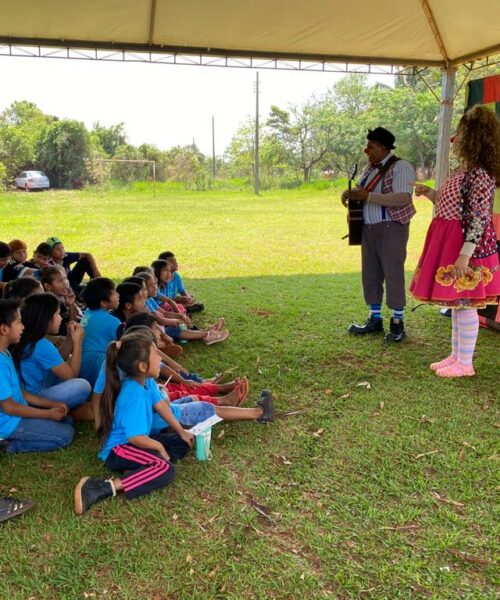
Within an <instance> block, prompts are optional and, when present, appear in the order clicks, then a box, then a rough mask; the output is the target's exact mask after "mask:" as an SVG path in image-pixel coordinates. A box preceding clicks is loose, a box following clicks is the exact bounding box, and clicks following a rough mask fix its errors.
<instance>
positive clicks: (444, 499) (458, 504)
mask: <svg viewBox="0 0 500 600" xmlns="http://www.w3.org/2000/svg"><path fill="white" fill-rule="evenodd" d="M431 496H432V497H433V498H434V499H435V500H437V501H438V502H442V503H443V504H450V505H451V506H456V507H457V508H463V507H464V506H465V504H463V503H462V502H457V501H456V500H450V498H447V497H446V496H442V495H441V494H438V493H437V492H431Z"/></svg>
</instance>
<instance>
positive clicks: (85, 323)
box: [80, 277, 121, 385]
mask: <svg viewBox="0 0 500 600" xmlns="http://www.w3.org/2000/svg"><path fill="white" fill-rule="evenodd" d="M82 299H83V301H84V302H85V304H86V305H87V309H86V310H85V312H84V313H83V317H82V320H81V323H80V324H81V326H82V327H83V328H84V330H85V339H84V340H83V346H82V366H81V369H80V376H81V377H83V378H84V379H86V380H87V381H88V382H89V383H90V385H94V383H95V381H96V379H97V376H98V375H99V370H100V368H101V365H102V363H103V361H104V358H105V356H106V348H107V347H108V344H109V342H112V341H113V340H115V339H116V331H117V329H118V327H119V326H120V322H121V321H120V320H119V319H117V318H116V317H115V316H113V315H111V314H110V313H109V311H110V310H114V309H116V308H118V303H119V300H120V298H119V296H118V293H117V291H116V289H115V284H114V283H113V282H112V281H111V279H108V278H107V277H97V278H96V279H92V280H91V281H89V283H88V284H87V285H86V286H85V288H84V290H83V292H82Z"/></svg>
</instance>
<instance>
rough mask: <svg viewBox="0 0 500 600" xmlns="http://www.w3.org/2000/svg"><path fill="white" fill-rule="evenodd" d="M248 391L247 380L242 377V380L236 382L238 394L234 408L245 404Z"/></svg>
mask: <svg viewBox="0 0 500 600" xmlns="http://www.w3.org/2000/svg"><path fill="white" fill-rule="evenodd" d="M249 389H250V384H249V383H248V379H247V378H246V377H243V379H241V380H240V381H239V382H238V385H237V387H236V391H237V394H238V404H237V405H236V406H241V405H242V404H243V402H245V400H246V398H247V396H248V390H249Z"/></svg>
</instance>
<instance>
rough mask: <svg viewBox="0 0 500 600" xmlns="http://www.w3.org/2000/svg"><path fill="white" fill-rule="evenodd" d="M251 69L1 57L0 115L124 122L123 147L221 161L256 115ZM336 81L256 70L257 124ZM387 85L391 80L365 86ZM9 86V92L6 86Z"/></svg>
mask: <svg viewBox="0 0 500 600" xmlns="http://www.w3.org/2000/svg"><path fill="white" fill-rule="evenodd" d="M255 77H256V70H255V69H247V68H241V69H239V68H220V67H198V66H181V65H166V64H147V63H114V62H98V61H93V60H92V61H91V60H88V61H87V60H62V59H49V58H21V57H6V56H2V57H0V78H1V81H2V82H3V83H2V86H1V88H0V112H1V111H3V110H4V109H5V108H7V107H8V106H9V105H10V104H11V103H12V102H13V101H14V100H29V101H30V102H34V103H35V104H36V105H37V106H38V107H39V108H40V109H41V110H42V111H43V112H44V113H47V114H51V115H55V116H57V117H59V118H68V119H77V120H78V121H83V122H84V123H85V125H86V126H87V128H89V129H90V128H91V127H92V125H93V124H94V123H95V122H96V121H99V123H100V124H101V125H105V126H110V125H113V124H115V123H119V122H124V123H125V131H126V133H127V137H128V141H129V142H130V143H131V144H133V145H135V146H138V145H140V144H142V143H149V144H154V145H156V146H158V147H159V148H160V149H162V150H166V149H168V148H170V147H172V146H177V145H180V146H184V145H187V144H191V143H192V142H193V139H194V141H195V142H196V144H197V146H198V148H200V150H201V151H202V152H204V153H205V154H209V155H211V153H212V116H213V117H214V118H215V146H216V154H217V155H218V156H220V155H222V154H224V152H225V150H226V148H227V146H228V145H229V143H230V141H231V138H232V136H233V134H234V133H235V132H236V130H237V128H238V125H239V124H240V123H242V122H243V121H245V120H246V118H247V117H249V116H253V115H254V114H255V93H254V87H255ZM340 77H342V75H338V74H335V73H314V72H299V71H274V70H266V69H263V70H262V69H261V70H259V78H260V91H261V93H260V111H259V112H260V117H261V119H264V118H265V117H266V116H267V114H268V113H269V109H270V107H271V105H273V104H276V105H278V106H280V107H282V108H286V107H287V106H289V105H290V104H299V105H300V104H302V103H303V102H305V101H306V100H307V99H308V98H310V97H311V96H312V95H313V94H315V95H321V94H323V93H325V92H326V91H327V90H328V89H329V88H331V86H332V85H333V84H334V83H335V82H336V81H338V80H339V78H340ZM375 81H383V82H385V83H387V84H391V83H392V81H393V77H392V76H390V75H378V76H370V82H371V83H374V82H375ZM6 82H8V84H7V83H6Z"/></svg>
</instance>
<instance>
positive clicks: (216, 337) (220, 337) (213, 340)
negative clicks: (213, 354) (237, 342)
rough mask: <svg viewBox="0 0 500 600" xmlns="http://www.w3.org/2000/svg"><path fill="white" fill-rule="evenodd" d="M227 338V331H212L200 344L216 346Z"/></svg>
mask: <svg viewBox="0 0 500 600" xmlns="http://www.w3.org/2000/svg"><path fill="white" fill-rule="evenodd" d="M228 337H229V331H227V329H223V330H222V331H214V330H213V329H212V330H210V331H209V332H208V334H207V335H206V336H205V337H204V338H203V340H202V342H203V343H204V344H205V345H207V346H211V345H212V344H218V343H219V342H223V341H224V340H226V339H227V338H228Z"/></svg>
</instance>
